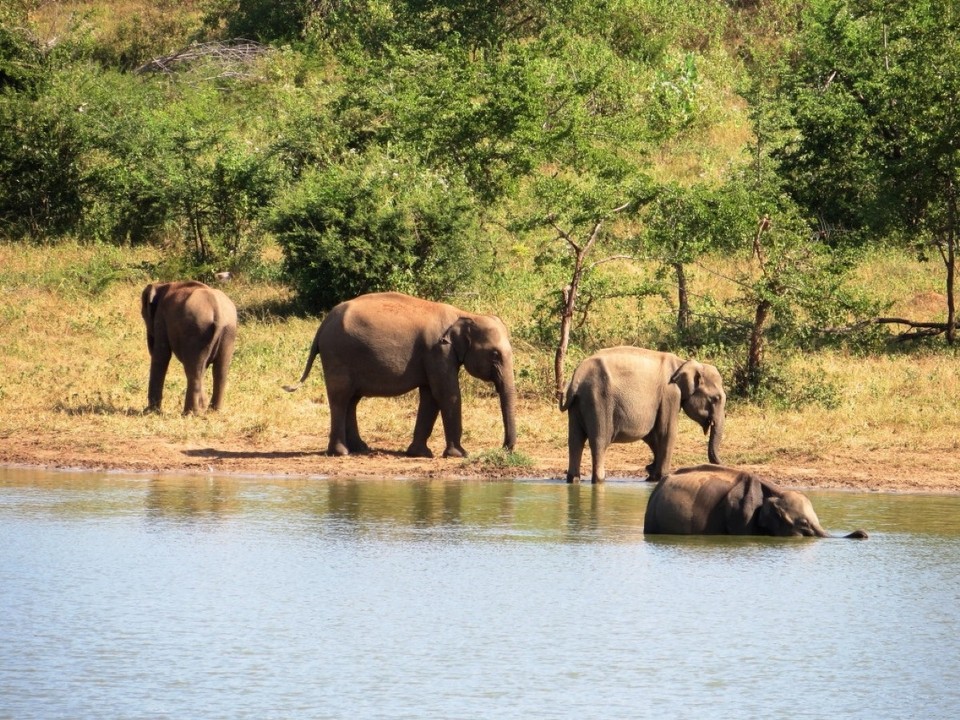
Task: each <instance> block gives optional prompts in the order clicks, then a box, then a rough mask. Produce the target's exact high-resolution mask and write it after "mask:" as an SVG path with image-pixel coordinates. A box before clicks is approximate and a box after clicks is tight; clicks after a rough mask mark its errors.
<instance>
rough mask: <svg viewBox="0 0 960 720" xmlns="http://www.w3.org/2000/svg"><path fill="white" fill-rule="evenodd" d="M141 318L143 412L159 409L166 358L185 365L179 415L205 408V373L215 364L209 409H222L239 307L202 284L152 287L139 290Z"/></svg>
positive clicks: (171, 283) (169, 284) (167, 284)
mask: <svg viewBox="0 0 960 720" xmlns="http://www.w3.org/2000/svg"><path fill="white" fill-rule="evenodd" d="M140 314H141V315H142V316H143V322H144V324H145V325H146V326H147V349H148V350H149V351H150V386H149V389H148V391H147V403H148V404H147V410H148V411H159V410H160V406H161V404H162V402H163V383H164V380H165V379H166V376H167V367H168V366H169V364H170V356H171V354H172V355H176V357H177V359H178V360H179V361H180V362H181V363H183V370H184V372H185V373H186V376H187V392H186V398H185V400H184V403H183V413H184V414H185V415H187V414H190V413H199V412H201V411H203V410H204V409H205V407H206V398H205V397H204V394H203V375H204V372H205V371H206V369H207V367H208V366H210V365H212V366H213V397H212V398H211V402H210V408H211V409H213V410H220V409H221V408H222V407H223V399H224V394H225V393H226V390H227V375H228V374H229V372H230V363H231V361H232V360H233V349H234V344H235V342H236V338H237V308H236V306H234V304H233V302H232V301H231V300H230V298H228V297H227V296H226V295H225V294H224V293H223V292H222V291H221V290H217V289H216V288H212V287H209V286H208V285H204V284H203V283H201V282H193V281H188V282H169V283H151V284H150V285H147V286H146V287H145V288H144V289H143V293H142V295H141V298H140Z"/></svg>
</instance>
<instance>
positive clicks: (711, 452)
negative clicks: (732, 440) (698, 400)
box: [707, 410, 724, 465]
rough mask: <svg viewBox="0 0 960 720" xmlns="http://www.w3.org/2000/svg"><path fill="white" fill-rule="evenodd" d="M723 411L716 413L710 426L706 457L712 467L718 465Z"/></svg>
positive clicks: (721, 439)
mask: <svg viewBox="0 0 960 720" xmlns="http://www.w3.org/2000/svg"><path fill="white" fill-rule="evenodd" d="M723 420H724V417H723V410H720V411H718V412H717V414H716V415H715V416H714V418H713V422H712V423H711V424H710V440H709V442H708V443H707V457H709V458H710V462H712V463H713V464H714V465H720V464H721V463H720V453H719V450H720V443H721V442H722V441H723Z"/></svg>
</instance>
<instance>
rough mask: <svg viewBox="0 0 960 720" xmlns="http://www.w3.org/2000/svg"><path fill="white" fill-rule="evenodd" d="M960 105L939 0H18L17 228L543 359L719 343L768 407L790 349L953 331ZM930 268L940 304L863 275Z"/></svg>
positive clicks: (0, 125)
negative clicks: (902, 260) (459, 309)
mask: <svg viewBox="0 0 960 720" xmlns="http://www.w3.org/2000/svg"><path fill="white" fill-rule="evenodd" d="M241 39H242V40H241ZM958 98H960V9H958V8H957V6H956V4H955V3H947V4H946V5H944V4H942V3H935V2H933V1H932V0H911V2H909V3H888V2H885V1H884V0H809V1H808V0H772V1H771V2H764V3H758V2H753V1H751V0H703V1H702V2H695V3H677V2H673V1H672V0H605V1H604V0H593V1H592V2H591V1H590V0H559V1H558V2H552V3H541V2H534V1H532V0H500V1H498V2H453V1H448V0H436V1H431V2H411V1H410V0H338V1H336V2H319V1H317V0H282V1H276V0H195V1H194V2H174V0H161V1H159V2H146V1H145V0H116V1H114V2H105V1H104V2H79V1H78V2H44V1H43V0H13V2H7V3H5V4H4V6H3V9H0V237H2V238H4V239H6V240H7V241H12V242H34V243H36V242H42V243H56V242H58V241H60V240H64V239H67V240H72V241H76V240H79V241H81V242H91V243H103V244H114V245H145V244H149V245H156V246H158V247H162V248H164V252H163V254H162V257H163V260H162V261H159V262H157V263H156V264H155V265H154V266H152V267H151V268H150V272H151V274H152V275H153V276H155V277H157V278H158V279H172V278H173V277H175V276H176V277H183V276H193V277H196V278H199V279H207V278H209V277H210V276H211V273H212V272H214V271H217V270H225V269H230V270H233V271H234V272H236V273H238V274H245V275H247V276H248V277H251V278H254V279H256V278H260V279H263V280H271V281H280V282H284V283H287V284H289V285H290V286H291V287H292V288H293V290H294V292H295V296H296V300H297V303H298V305H299V306H300V307H301V308H303V309H308V310H312V311H322V310H324V309H326V308H329V307H330V306H332V305H333V304H335V303H336V302H339V301H340V300H342V299H346V298H348V297H352V296H354V295H356V294H358V293H361V292H366V291H373V290H383V289H397V290H403V291H406V292H411V293H416V294H420V295H424V296H429V297H432V298H437V299H448V300H450V301H452V302H455V303H457V304H461V305H470V306H474V307H475V308H476V309H489V307H490V305H491V301H490V298H491V297H492V296H494V295H495V296H496V297H497V298H499V300H498V303H499V304H500V305H503V304H504V303H509V302H514V303H516V304H518V305H520V306H522V307H523V308H529V313H525V314H523V317H524V320H523V321H522V322H515V324H514V332H515V334H516V335H517V337H518V338H519V339H522V340H523V341H525V342H527V343H530V344H531V346H533V347H538V348H541V349H544V350H552V349H553V348H555V347H557V346H558V345H560V346H561V349H562V350H564V351H565V348H566V342H567V341H568V339H569V341H570V342H572V344H573V346H574V347H575V348H577V349H578V350H579V351H580V352H583V351H588V350H592V349H593V348H595V347H596V346H598V345H602V344H606V343H610V342H629V343H633V344H643V345H648V346H656V347H662V348H669V349H674V350H677V351H680V352H685V353H689V352H699V353H701V354H708V355H710V356H711V357H712V358H713V359H714V360H715V361H716V362H718V364H720V365H721V366H722V367H724V368H725V369H727V370H729V371H730V374H731V376H732V377H733V378H734V382H733V383H732V384H733V385H735V386H736V388H737V389H739V390H740V391H741V392H743V393H746V394H752V395H755V396H757V395H759V396H762V394H763V393H764V392H766V391H767V390H769V389H770V388H772V387H778V388H782V386H783V384H782V383H780V382H779V381H778V379H777V374H776V372H777V371H776V368H775V366H774V364H772V363H771V362H770V361H769V358H768V357H767V355H766V352H765V350H766V348H767V347H768V346H769V345H770V344H771V343H775V344H776V346H777V347H778V348H780V349H781V350H782V351H784V352H789V351H791V350H796V349H801V350H804V349H808V348H811V347H817V346H820V345H823V344H825V343H826V344H844V345H846V346H847V347H850V348H853V349H859V348H882V347H883V345H882V343H884V342H889V338H890V336H889V334H888V333H886V332H883V328H884V327H885V323H887V322H888V321H891V320H899V321H900V322H899V327H901V328H902V327H907V328H908V330H909V335H910V337H911V338H913V340H914V342H923V341H924V339H925V338H928V337H929V338H936V337H938V336H939V335H941V334H942V335H944V337H945V338H946V340H947V342H949V343H950V344H952V343H954V340H955V332H956V322H957V320H956V309H955V294H956V293H955V287H954V284H955V267H956V255H957V247H958V242H960V239H958V207H957V205H958V199H957V198H958V184H960V147H958V141H960V119H958V118H957V115H956V112H955V108H956V106H957V102H958ZM905 252H910V253H916V254H918V255H919V257H921V258H928V257H929V258H933V259H935V260H937V261H940V262H941V263H942V270H943V272H942V275H940V280H938V284H939V286H940V290H941V292H940V294H939V295H940V297H942V299H943V302H942V308H941V310H940V312H938V313H937V314H936V317H932V318H884V317H882V315H883V313H884V312H885V311H886V310H887V307H886V306H885V304H884V300H885V296H884V295H883V294H882V293H878V292H876V288H874V287H871V285H870V284H869V283H863V282H857V277H858V276H857V272H856V271H857V268H858V267H859V265H860V263H861V262H862V259H863V258H864V257H873V258H876V257H878V255H884V254H886V255H889V256H891V257H897V256H898V254H902V253H905ZM936 267H941V266H940V265H938V266H936ZM691 273H699V275H700V276H701V277H702V276H704V275H706V276H708V277H710V278H714V279H717V280H716V282H702V281H701V282H699V283H698V284H697V285H696V286H694V285H693V283H692V281H691ZM721 280H722V282H721ZM504 298H506V300H504ZM518 315H520V314H519V313H518ZM908 321H909V322H908ZM625 328H631V329H630V331H629V332H628V331H626V330H625ZM926 342H931V340H929V339H927V340H926ZM933 342H938V343H939V342H940V341H939V340H935V341H933ZM559 360H560V362H559V369H560V370H561V371H562V367H563V362H562V355H561V356H560V358H559Z"/></svg>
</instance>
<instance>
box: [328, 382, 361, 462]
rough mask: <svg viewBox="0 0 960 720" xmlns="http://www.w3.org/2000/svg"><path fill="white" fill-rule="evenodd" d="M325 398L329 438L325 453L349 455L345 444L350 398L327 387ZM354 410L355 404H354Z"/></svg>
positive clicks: (348, 449)
mask: <svg viewBox="0 0 960 720" xmlns="http://www.w3.org/2000/svg"><path fill="white" fill-rule="evenodd" d="M327 400H328V402H329V403H330V440H329V442H328V443H327V455H349V454H350V448H349V446H348V444H347V413H348V412H349V408H350V401H351V398H350V396H349V395H347V394H346V393H343V392H341V391H338V390H336V389H334V388H331V387H328V388H327ZM354 411H356V405H354Z"/></svg>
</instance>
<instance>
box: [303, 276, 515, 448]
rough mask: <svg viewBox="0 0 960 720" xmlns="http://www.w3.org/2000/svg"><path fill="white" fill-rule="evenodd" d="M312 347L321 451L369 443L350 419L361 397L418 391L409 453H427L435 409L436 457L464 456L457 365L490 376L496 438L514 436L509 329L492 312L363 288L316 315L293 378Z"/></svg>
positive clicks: (507, 442)
mask: <svg viewBox="0 0 960 720" xmlns="http://www.w3.org/2000/svg"><path fill="white" fill-rule="evenodd" d="M318 354H319V355H320V361H321V364H322V366H323V376H324V380H325V383H326V387H327V398H328V400H329V403H330V441H329V444H328V446H327V452H328V453H329V454H331V455H348V454H350V453H354V452H366V451H367V450H368V449H369V448H368V446H367V444H366V443H365V442H363V440H362V439H361V437H360V432H359V429H358V427H357V404H358V403H359V402H360V400H361V399H362V398H364V397H394V396H397V395H403V394H404V393H407V392H410V391H411V390H418V391H419V393H420V404H419V408H418V410H417V419H416V424H415V426H414V430H413V441H412V442H411V443H410V446H409V447H408V448H407V451H406V452H407V455H409V456H412V457H432V456H433V453H432V452H431V451H430V448H429V447H428V446H427V440H428V439H429V437H430V435H431V433H432V432H433V426H434V424H435V423H436V420H437V416H438V415H439V416H440V417H441V419H442V422H443V432H444V437H445V440H446V447H445V449H444V451H443V456H444V457H465V456H466V454H467V453H466V450H464V449H463V446H462V445H461V437H462V434H463V421H462V408H461V397H460V379H459V375H460V368H461V367H464V368H466V370H467V372H468V373H470V374H471V375H473V376H474V377H476V378H479V379H480V380H485V381H487V382H492V383H493V385H494V387H495V388H496V391H497V393H498V394H499V396H500V409H501V414H502V417H503V428H504V439H503V446H504V447H505V448H507V449H510V450H512V449H513V447H514V444H515V442H516V420H515V412H516V390H515V387H514V378H513V350H512V348H511V346H510V334H509V332H508V331H507V327H506V326H505V325H504V324H503V322H502V321H501V320H500V319H499V318H498V317H496V316H494V315H477V314H474V313H470V312H466V311H464V310H460V309H458V308H456V307H454V306H452V305H447V304H445V303H439V302H431V301H429V300H422V299H420V298H415V297H411V296H409V295H404V294H401V293H371V294H368V295H361V296H359V297H357V298H354V299H353V300H348V301H346V302H343V303H340V304H339V305H337V306H336V307H334V308H333V309H332V310H331V311H330V313H329V314H328V315H327V317H326V318H324V320H323V322H322V323H321V324H320V328H319V329H318V330H317V334H316V337H315V338H314V340H313V344H312V345H311V347H310V354H309V357H308V358H307V366H306V369H305V370H304V371H303V376H302V377H301V378H300V382H299V383H298V384H297V385H294V386H287V387H286V390H288V391H291V392H292V391H293V390H296V389H297V388H298V387H300V385H302V384H303V382H304V381H305V380H306V379H307V376H309V374H310V369H311V368H312V367H313V362H314V359H315V358H316V356H317V355H318Z"/></svg>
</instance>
